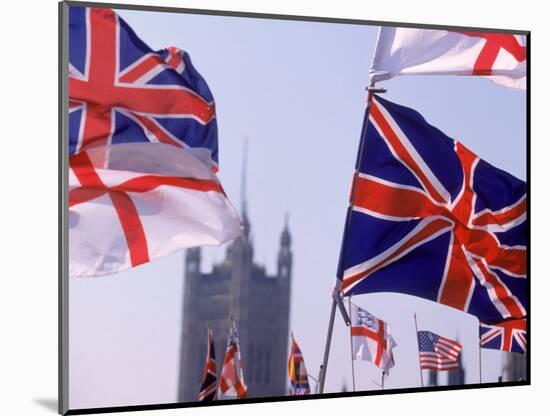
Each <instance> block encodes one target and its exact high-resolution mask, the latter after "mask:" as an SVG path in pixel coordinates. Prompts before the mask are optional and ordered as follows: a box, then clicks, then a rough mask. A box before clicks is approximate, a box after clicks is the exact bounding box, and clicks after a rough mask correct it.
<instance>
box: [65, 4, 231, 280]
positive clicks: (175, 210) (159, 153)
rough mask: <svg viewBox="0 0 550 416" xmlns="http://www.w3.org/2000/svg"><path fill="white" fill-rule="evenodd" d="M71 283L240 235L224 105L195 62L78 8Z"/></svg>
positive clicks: (72, 73)
mask: <svg viewBox="0 0 550 416" xmlns="http://www.w3.org/2000/svg"><path fill="white" fill-rule="evenodd" d="M69 104H70V105H69V115H68V127H69V154H70V161H69V274H70V275H71V276H98V275H105V274H110V273H116V272H119V271H122V270H125V269H128V268H130V267H134V266H137V265H140V264H143V263H146V262H148V261H150V260H152V259H155V258H158V257H162V256H165V255H167V254H170V253H172V252H173V251H175V250H177V249H181V248H186V247H193V246H197V245H206V244H210V245H218V244H221V243H223V242H225V241H228V240H231V239H233V238H235V237H237V236H238V235H240V219H239V216H238V214H237V212H236V210H235V209H234V208H233V206H232V205H231V203H230V202H229V200H228V199H227V197H226V195H225V193H224V190H223V188H222V186H221V184H220V182H219V181H218V179H217V177H216V175H215V173H214V172H216V171H217V169H218V145H217V127H216V117H215V106H214V101H213V97H212V94H211V92H210V90H209V88H208V86H207V84H206V82H205V81H204V79H203V78H202V77H201V75H200V74H199V73H198V72H197V70H196V69H195V68H194V67H193V65H192V64H191V61H190V58H189V55H188V54H187V53H185V52H183V51H181V50H179V49H177V48H174V47H171V48H167V49H163V50H160V51H153V50H151V49H150V48H149V47H148V46H147V45H146V44H145V43H144V42H143V41H142V40H141V39H140V38H139V37H138V36H137V35H136V34H135V32H134V31H133V30H132V29H131V28H130V26H128V24H127V23H126V22H125V21H124V20H123V19H121V18H120V17H119V16H118V15H117V14H116V13H115V12H114V11H113V10H110V9H105V8H87V7H76V6H71V7H70V8H69Z"/></svg>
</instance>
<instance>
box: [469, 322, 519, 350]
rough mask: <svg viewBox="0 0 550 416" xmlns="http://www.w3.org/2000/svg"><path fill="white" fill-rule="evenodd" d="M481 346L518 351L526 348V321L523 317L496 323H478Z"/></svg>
mask: <svg viewBox="0 0 550 416" xmlns="http://www.w3.org/2000/svg"><path fill="white" fill-rule="evenodd" d="M479 344H480V346H481V348H489V349H493V350H501V351H506V352H519V353H521V354H525V352H526V350H527V322H526V320H525V319H512V320H509V321H505V322H502V323H500V324H496V325H486V324H484V323H480V325H479Z"/></svg>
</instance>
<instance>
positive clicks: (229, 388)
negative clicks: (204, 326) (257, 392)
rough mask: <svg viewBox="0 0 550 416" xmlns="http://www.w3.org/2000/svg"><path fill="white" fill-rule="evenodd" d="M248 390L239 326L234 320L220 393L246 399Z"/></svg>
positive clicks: (221, 378) (228, 341)
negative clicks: (237, 326)
mask: <svg viewBox="0 0 550 416" xmlns="http://www.w3.org/2000/svg"><path fill="white" fill-rule="evenodd" d="M246 390H247V387H246V384H245V383H244V371H243V363H242V360H241V351H240V348H239V338H238V337H237V328H236V326H235V322H234V321H232V323H231V330H230V332H229V338H228V340H227V350H226V351H225V357H224V359H223V368H222V374H221V377H220V394H221V395H224V396H237V398H239V399H246Z"/></svg>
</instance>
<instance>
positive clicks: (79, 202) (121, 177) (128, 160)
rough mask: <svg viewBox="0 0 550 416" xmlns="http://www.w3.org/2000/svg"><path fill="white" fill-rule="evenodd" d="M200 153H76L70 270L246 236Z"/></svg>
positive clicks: (123, 147)
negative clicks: (198, 154)
mask: <svg viewBox="0 0 550 416" xmlns="http://www.w3.org/2000/svg"><path fill="white" fill-rule="evenodd" d="M194 152H196V151H194V150H192V149H184V148H179V147H176V146H171V145H167V144H163V143H128V144H117V145H115V146H107V147H103V146H100V147H93V148H89V149H86V150H83V151H81V152H80V153H77V154H76V155H73V156H71V158H70V169H69V275H71V276H100V275H106V274H111V273H116V272H119V271H122V270H126V269H129V268H131V267H134V266H138V265H140V264H143V263H146V262H148V261H150V260H152V259H155V258H159V257H163V256H166V255H168V254H170V253H172V252H174V251H175V250H178V249H182V248H188V247H194V246H199V245H218V244H221V243H223V242H226V241H229V240H232V239H234V238H236V237H237V236H239V235H240V233H241V224H240V218H239V215H238V213H237V211H236V210H235V208H234V207H233V206H232V205H231V203H230V202H229V200H228V199H227V197H226V195H225V193H224V191H223V188H222V186H221V184H220V182H219V181H218V179H217V178H216V176H215V174H214V173H213V172H212V169H211V165H210V164H209V163H206V162H204V161H202V160H201V159H200V156H199V157H197V154H196V153H194Z"/></svg>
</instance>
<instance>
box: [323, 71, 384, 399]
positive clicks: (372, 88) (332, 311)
mask: <svg viewBox="0 0 550 416" xmlns="http://www.w3.org/2000/svg"><path fill="white" fill-rule="evenodd" d="M367 91H368V95H367V108H366V110H365V118H364V120H363V128H362V131H361V140H360V142H359V149H358V152H357V160H356V163H355V172H354V175H353V183H352V188H351V189H352V191H351V198H350V201H353V198H354V195H355V190H356V188H357V172H358V171H359V168H360V166H361V157H362V155H363V148H364V145H365V136H366V132H367V125H368V122H369V111H370V103H371V100H372V94H373V93H376V92H378V93H384V92H386V90H385V89H384V88H375V86H374V82H372V83H371V84H370V86H369V87H367ZM350 220H351V216H350V215H348V217H347V218H346V224H345V226H344V236H345V235H346V234H347V232H348V229H349V225H350ZM344 241H345V240H344ZM342 248H343V250H342V253H344V252H345V250H344V248H345V244H344V243H343V246H342ZM340 285H341V281H340V280H339V279H336V288H335V290H339V289H340ZM336 296H340V295H339V294H338V293H337V294H336ZM336 296H334V294H333V296H332V307H331V309H330V318H329V322H328V331H327V340H326V343H325V353H324V356H323V364H321V369H320V372H319V394H323V392H324V389H325V378H326V374H327V366H328V357H329V354H330V344H331V342H332V330H333V329H334V318H335V315H336V305H337V297H336ZM344 310H345V308H344Z"/></svg>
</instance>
